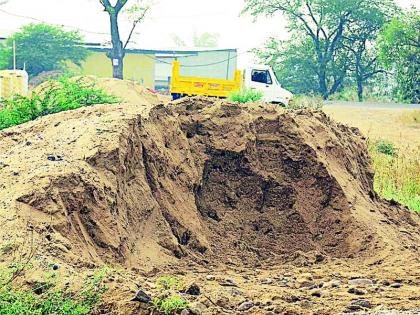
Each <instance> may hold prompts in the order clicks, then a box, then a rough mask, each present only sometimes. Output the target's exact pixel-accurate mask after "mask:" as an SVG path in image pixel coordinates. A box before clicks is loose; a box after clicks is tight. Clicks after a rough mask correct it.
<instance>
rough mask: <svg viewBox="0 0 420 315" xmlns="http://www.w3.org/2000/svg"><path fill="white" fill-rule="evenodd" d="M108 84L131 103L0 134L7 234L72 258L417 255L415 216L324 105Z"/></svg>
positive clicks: (264, 260) (135, 262) (216, 261)
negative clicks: (381, 187) (242, 101)
mask: <svg viewBox="0 0 420 315" xmlns="http://www.w3.org/2000/svg"><path fill="white" fill-rule="evenodd" d="M100 84H101V85H102V86H104V87H106V88H107V90H108V91H110V92H114V93H117V94H119V95H120V96H121V97H127V96H128V101H127V102H125V103H123V104H119V105H100V106H95V107H91V108H83V109H79V110H76V111H70V112H65V113H60V114H56V115H51V116H48V117H43V118H41V119H38V120H36V121H34V122H30V123H28V124H25V125H21V126H18V127H14V128H10V129H7V130H4V131H2V132H0V178H1V181H0V225H1V227H2V229H1V230H0V240H1V242H7V241H10V240H19V242H21V243H23V244H27V242H26V241H25V239H27V238H28V235H29V234H28V233H30V234H31V235H32V236H31V237H32V239H31V242H30V243H31V246H34V247H35V248H36V250H37V251H38V252H39V253H42V255H43V256H46V257H54V260H55V261H57V260H59V261H61V262H62V263H63V264H69V265H72V266H73V267H75V268H80V267H89V266H93V265H100V264H102V263H110V264H113V265H114V264H121V265H122V266H126V267H136V268H137V269H143V270H150V269H153V268H155V267H163V266H170V265H171V266H182V265H190V266H205V267H220V266H226V265H234V266H242V267H254V266H261V265H266V266H269V265H271V266H273V265H281V264H283V263H286V262H293V263H295V264H302V263H303V264H306V263H314V262H320V261H323V260H325V259H326V260H328V259H332V258H356V259H361V260H366V261H381V260H382V259H388V258H389V257H391V256H394V257H396V256H398V257H399V258H402V259H404V257H415V256H416V255H418V244H419V241H420V236H419V233H418V231H419V227H420V219H419V216H418V215H417V214H415V213H411V212H410V211H408V210H407V209H405V208H403V207H402V206H400V205H397V204H395V203H392V204H391V203H389V202H385V201H383V200H379V199H378V197H377V196H376V194H375V193H374V191H373V173H372V169H371V165H370V160H369V157H368V155H367V150H366V145H365V143H364V139H363V137H362V136H361V135H360V134H359V132H358V131H357V130H354V129H351V128H348V127H345V126H343V125H340V124H337V123H335V122H333V121H331V120H330V119H328V118H327V117H326V116H325V115H324V114H323V113H321V112H309V111H300V112H288V111H285V110H283V109H281V108H279V107H276V106H271V105H247V106H244V105H237V104H229V103H227V102H224V101H215V100H211V99H205V98H192V99H185V100H181V101H178V102H175V103H170V104H169V105H163V104H161V103H162V101H166V99H163V98H162V97H159V96H157V95H153V94H152V93H151V92H149V91H147V90H145V89H143V88H141V87H138V86H135V85H132V83H129V82H122V81H113V80H105V81H103V82H102V83H100ZM126 99H127V98H126ZM159 104H160V105H159ZM28 231H29V232H28ZM34 244H35V245H34ZM302 259H303V260H307V261H302ZM359 261H360V260H359Z"/></svg>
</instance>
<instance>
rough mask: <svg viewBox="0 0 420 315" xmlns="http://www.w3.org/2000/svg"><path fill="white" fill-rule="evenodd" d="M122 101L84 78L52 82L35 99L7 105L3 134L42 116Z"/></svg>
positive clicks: (0, 117) (0, 122)
mask: <svg viewBox="0 0 420 315" xmlns="http://www.w3.org/2000/svg"><path fill="white" fill-rule="evenodd" d="M117 102H118V99H117V98H116V97H114V96H112V95H109V94H107V93H106V92H105V91H103V90H101V89H99V88H96V87H95V84H94V83H89V82H87V81H85V80H84V79H83V78H81V79H77V80H73V79H70V78H67V77H63V78H61V79H60V80H58V81H50V82H49V83H48V84H46V85H45V87H44V88H43V89H41V90H40V91H38V92H36V93H35V92H34V93H33V94H32V96H31V97H24V96H16V97H14V98H13V99H9V100H5V101H3V103H4V106H3V108H2V109H1V110H0V130H2V129H5V128H9V127H12V126H16V125H19V124H23V123H25V122H28V121H31V120H34V119H36V118H37V117H40V116H45V115H49V114H54V113H58V112H62V111H67V110H72V109H77V108H80V107H84V106H91V105H95V104H111V103H117Z"/></svg>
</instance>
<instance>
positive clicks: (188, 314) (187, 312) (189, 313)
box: [181, 309, 191, 315]
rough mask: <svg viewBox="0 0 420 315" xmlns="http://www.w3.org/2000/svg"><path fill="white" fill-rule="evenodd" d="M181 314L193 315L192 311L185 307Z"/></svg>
mask: <svg viewBox="0 0 420 315" xmlns="http://www.w3.org/2000/svg"><path fill="white" fill-rule="evenodd" d="M181 315H191V312H190V310H187V309H185V310H182V312H181Z"/></svg>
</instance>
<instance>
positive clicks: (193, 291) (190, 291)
mask: <svg viewBox="0 0 420 315" xmlns="http://www.w3.org/2000/svg"><path fill="white" fill-rule="evenodd" d="M185 293H187V294H189V295H200V287H199V286H198V285H197V284H195V283H193V284H191V285H190V287H189V288H188V289H187V291H185Z"/></svg>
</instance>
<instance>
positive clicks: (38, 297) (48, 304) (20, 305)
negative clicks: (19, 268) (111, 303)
mask: <svg viewBox="0 0 420 315" xmlns="http://www.w3.org/2000/svg"><path fill="white" fill-rule="evenodd" d="M11 273H13V268H6V269H5V270H1V277H0V315H87V314H92V311H93V309H94V307H95V306H96V305H97V304H98V303H99V302H100V299H101V297H102V294H103V293H104V292H105V290H106V287H105V286H103V285H102V280H103V277H104V275H105V274H104V273H103V272H102V271H99V272H97V273H95V274H94V276H93V277H91V278H88V279H86V280H85V282H84V284H83V287H82V289H81V290H80V291H79V292H77V293H72V292H64V291H63V290H61V289H59V288H58V287H57V285H56V283H54V281H51V280H52V279H51V277H46V278H48V279H47V280H46V282H45V283H42V284H41V283H40V284H39V285H37V286H36V287H34V288H32V290H31V289H29V288H22V287H18V286H16V285H14V284H13V283H10V282H9V281H8V280H7V279H10V274H11Z"/></svg>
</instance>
